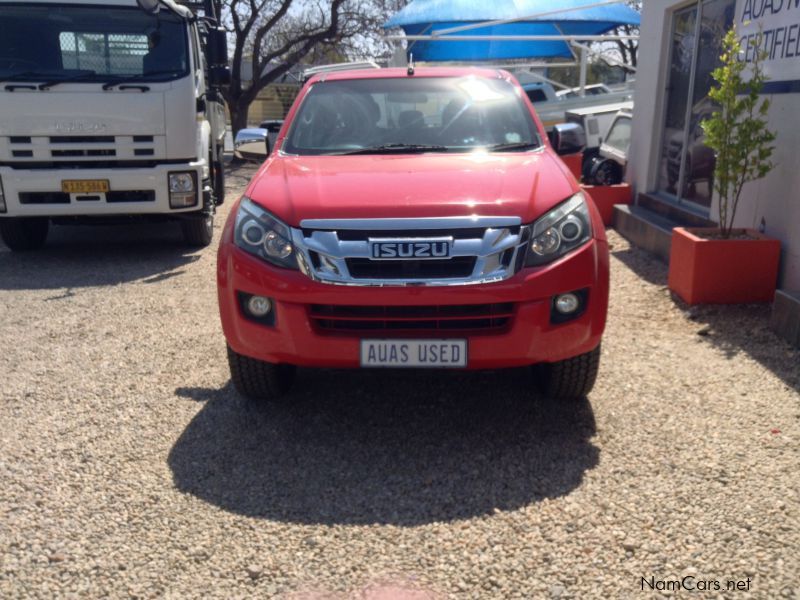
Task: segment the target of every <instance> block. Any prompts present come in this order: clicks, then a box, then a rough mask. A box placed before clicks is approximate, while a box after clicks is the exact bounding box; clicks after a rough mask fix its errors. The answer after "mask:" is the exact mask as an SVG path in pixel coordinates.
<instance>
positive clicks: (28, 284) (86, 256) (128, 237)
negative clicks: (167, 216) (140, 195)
mask: <svg viewBox="0 0 800 600" xmlns="http://www.w3.org/2000/svg"><path fill="white" fill-rule="evenodd" d="M199 258H200V253H199V251H198V250H197V249H192V248H187V247H186V246H185V244H184V243H183V238H182V237H181V230H180V225H179V224H178V223H158V224H152V223H151V224H145V223H141V224H131V225H114V226H51V228H50V235H49V236H48V239H47V244H46V245H45V246H44V248H42V249H41V250H36V251H33V252H11V251H9V250H8V249H7V248H6V247H5V246H4V245H2V243H0V274H2V276H0V290H48V289H53V290H59V289H62V288H67V289H68V290H70V289H74V288H82V287H90V286H100V285H114V284H119V283H126V282H129V281H138V280H144V281H146V282H149V283H155V282H157V281H161V280H163V279H168V278H170V277H175V276H177V275H180V274H181V273H182V272H183V271H182V267H185V266H187V265H189V264H191V263H193V262H194V261H196V260H198V259H199ZM69 295H70V292H69V291H68V292H66V293H65V295H64V296H63V297H68V296H69ZM59 298H60V296H55V297H53V298H52V299H53V300H56V299H59Z"/></svg>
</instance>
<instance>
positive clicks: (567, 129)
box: [552, 123, 586, 154]
mask: <svg viewBox="0 0 800 600" xmlns="http://www.w3.org/2000/svg"><path fill="white" fill-rule="evenodd" d="M552 143H553V148H554V149H555V151H556V152H557V153H558V154H577V153H578V152H581V151H583V149H584V148H585V147H586V132H585V131H584V130H583V127H581V126H580V125H578V124H577V123H559V124H558V125H555V126H553V137H552Z"/></svg>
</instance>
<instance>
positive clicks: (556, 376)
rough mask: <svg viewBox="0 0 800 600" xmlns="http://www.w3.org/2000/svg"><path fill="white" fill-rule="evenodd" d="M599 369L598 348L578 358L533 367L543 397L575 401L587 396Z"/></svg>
mask: <svg viewBox="0 0 800 600" xmlns="http://www.w3.org/2000/svg"><path fill="white" fill-rule="evenodd" d="M599 367H600V346H599V345H598V346H597V348H595V349H594V350H592V351H591V352H587V353H586V354H581V355H579V356H573V357H572V358H568V359H566V360H561V361H559V362H554V363H546V364H542V365H537V366H536V367H535V370H536V377H537V383H538V385H539V389H541V391H542V393H543V394H544V395H545V396H548V397H550V398H558V399H562V400H577V399H579V398H583V397H584V396H586V395H588V394H589V392H591V391H592V388H593V387H594V382H595V380H596V379H597V370H598V368H599Z"/></svg>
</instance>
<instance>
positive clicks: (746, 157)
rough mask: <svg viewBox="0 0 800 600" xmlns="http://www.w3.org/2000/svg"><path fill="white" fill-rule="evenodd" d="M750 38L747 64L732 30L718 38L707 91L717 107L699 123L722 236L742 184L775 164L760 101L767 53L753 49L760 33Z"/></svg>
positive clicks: (771, 136) (766, 105) (728, 227)
mask: <svg viewBox="0 0 800 600" xmlns="http://www.w3.org/2000/svg"><path fill="white" fill-rule="evenodd" d="M752 41H753V43H755V44H756V48H755V49H754V51H753V61H752V62H751V63H747V62H744V61H743V60H741V58H740V57H741V55H742V47H741V44H740V42H739V39H738V36H737V33H736V28H735V27H734V28H731V29H730V30H729V31H728V33H727V34H726V35H725V37H724V38H723V40H722V49H723V51H722V56H721V57H720V59H721V61H722V64H721V65H720V66H719V67H717V68H716V69H715V70H714V72H713V73H712V76H713V78H714V81H716V85H715V86H714V87H712V88H711V91H710V92H709V94H708V95H709V98H711V99H712V100H713V101H714V102H715V103H716V104H717V105H718V106H719V110H717V111H715V112H714V113H713V115H712V116H711V117H710V118H709V119H706V120H705V121H703V123H702V127H703V131H704V132H705V136H706V137H705V144H706V146H708V147H709V148H711V149H713V150H714V151H715V154H716V165H715V167H714V189H715V190H716V192H717V194H718V196H719V228H720V235H721V236H722V237H723V238H728V237H730V235H731V231H732V229H733V222H734V218H735V217H736V210H737V208H738V207H739V200H740V198H741V194H742V188H743V187H744V185H745V184H746V183H748V182H750V181H755V180H757V179H761V178H762V177H764V176H765V175H767V173H769V172H770V171H771V170H772V168H773V166H774V165H773V163H772V161H771V157H772V151H773V149H774V146H773V145H772V142H773V141H774V140H775V133H774V132H772V131H770V130H769V129H767V113H768V112H769V106H770V103H769V100H768V99H766V98H764V99H761V90H762V89H763V87H764V83H765V82H766V81H767V77H766V76H765V75H764V71H763V64H762V63H763V61H764V59H765V57H766V53H765V52H763V51H761V50H759V49H758V48H759V45H760V36H756V38H755V39H754V40H752ZM748 72H749V73H748ZM748 74H749V78H747V79H746V78H745V77H746V75H748Z"/></svg>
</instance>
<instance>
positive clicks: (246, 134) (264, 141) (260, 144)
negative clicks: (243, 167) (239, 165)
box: [233, 128, 270, 162]
mask: <svg viewBox="0 0 800 600" xmlns="http://www.w3.org/2000/svg"><path fill="white" fill-rule="evenodd" d="M269 152H270V147H269V135H268V134H267V130H266V129H260V128H251V129H241V130H239V132H238V133H237V134H236V139H235V140H234V142H233V155H234V156H235V157H236V158H239V159H241V160H247V161H251V162H263V161H264V159H265V158H267V156H269Z"/></svg>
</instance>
